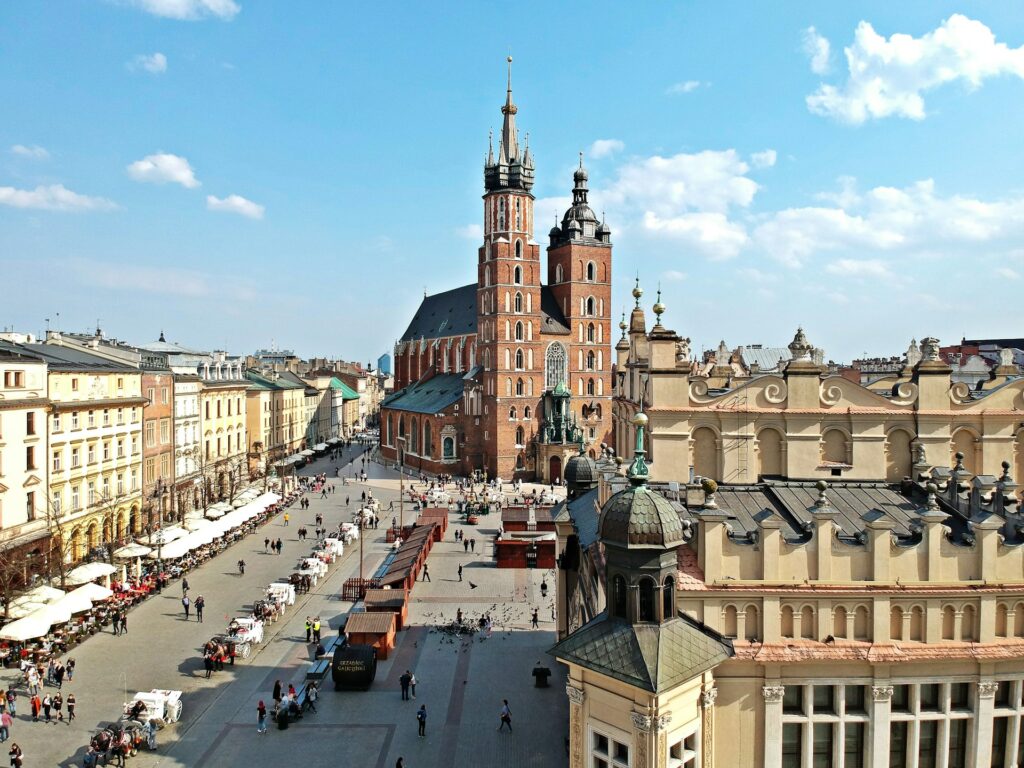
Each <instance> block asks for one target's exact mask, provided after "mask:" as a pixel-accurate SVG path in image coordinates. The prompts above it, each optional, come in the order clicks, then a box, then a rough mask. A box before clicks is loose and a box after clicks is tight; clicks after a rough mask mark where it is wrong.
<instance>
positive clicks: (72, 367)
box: [13, 344, 139, 373]
mask: <svg viewBox="0 0 1024 768" xmlns="http://www.w3.org/2000/svg"><path fill="white" fill-rule="evenodd" d="M13 346H14V348H15V350H16V351H18V352H21V353H27V354H29V355H35V356H36V357H39V358H41V359H42V360H44V361H45V362H46V365H47V367H49V369H50V370H51V371H60V370H67V371H93V370H95V371H135V372H136V373H137V372H138V371H139V369H138V368H136V367H134V366H132V365H129V364H128V363H125V362H118V361H115V360H110V359H108V358H106V357H100V356H98V355H92V354H90V353H88V352H86V351H85V350H82V349H77V348H76V347H62V346H58V345H57V344H16V345H13Z"/></svg>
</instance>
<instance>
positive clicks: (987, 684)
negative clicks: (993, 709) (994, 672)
mask: <svg viewBox="0 0 1024 768" xmlns="http://www.w3.org/2000/svg"><path fill="white" fill-rule="evenodd" d="M998 690H999V683H997V682H996V681H995V680H982V681H981V682H980V683H978V697H979V698H982V699H991V698H994V697H995V695H996V691H998Z"/></svg>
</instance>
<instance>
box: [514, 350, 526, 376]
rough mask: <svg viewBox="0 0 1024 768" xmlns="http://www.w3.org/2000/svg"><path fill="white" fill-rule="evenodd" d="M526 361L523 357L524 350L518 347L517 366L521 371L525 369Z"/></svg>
mask: <svg viewBox="0 0 1024 768" xmlns="http://www.w3.org/2000/svg"><path fill="white" fill-rule="evenodd" d="M524 362H525V361H524V359H523V350H521V349H517V350H516V368H517V369H519V370H520V371H521V370H523V368H525V367H526V366H525V365H524Z"/></svg>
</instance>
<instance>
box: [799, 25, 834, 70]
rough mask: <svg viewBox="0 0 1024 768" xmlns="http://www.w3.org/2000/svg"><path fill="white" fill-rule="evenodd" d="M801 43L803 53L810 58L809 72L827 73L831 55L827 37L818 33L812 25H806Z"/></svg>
mask: <svg viewBox="0 0 1024 768" xmlns="http://www.w3.org/2000/svg"><path fill="white" fill-rule="evenodd" d="M803 43H804V53H806V54H807V58H808V59H810V60H811V72H813V73H814V74H816V75H824V74H825V73H827V72H828V70H829V56H830V55H831V46H830V45H829V42H828V38H825V37H822V36H821V35H820V34H818V30H816V29H815V28H814V27H808V28H807V29H805V30H804V38H803Z"/></svg>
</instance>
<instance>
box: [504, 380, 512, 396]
mask: <svg viewBox="0 0 1024 768" xmlns="http://www.w3.org/2000/svg"><path fill="white" fill-rule="evenodd" d="M505 394H506V395H507V396H509V397H511V396H512V379H511V378H508V379H505Z"/></svg>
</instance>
